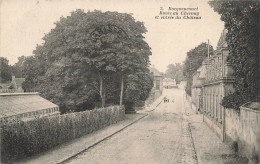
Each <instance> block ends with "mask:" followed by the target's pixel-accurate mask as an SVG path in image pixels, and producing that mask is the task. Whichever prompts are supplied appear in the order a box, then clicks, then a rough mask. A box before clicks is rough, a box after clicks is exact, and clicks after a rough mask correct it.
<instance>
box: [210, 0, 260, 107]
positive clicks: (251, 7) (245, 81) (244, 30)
mask: <svg viewBox="0 0 260 164" xmlns="http://www.w3.org/2000/svg"><path fill="white" fill-rule="evenodd" d="M259 3H260V2H259V1H231V0H228V1H223V0H214V1H211V2H210V3H209V4H210V5H211V7H212V8H213V9H214V10H215V11H216V12H218V13H219V14H220V15H221V20H222V21H224V22H225V28H226V29H227V30H228V32H227V36H226V41H227V44H228V49H229V56H228V58H227V60H228V62H230V63H231V64H232V67H233V68H234V73H235V77H236V79H235V83H234V87H235V92H234V93H233V94H231V95H228V96H226V97H224V99H223V102H222V104H223V106H224V107H227V108H234V109H239V106H240V105H242V104H244V103H246V102H248V101H257V100H258V101H259V94H260V93H259V89H260V88H259V85H260V83H259V81H260V78H259V77H260V76H259V52H260V49H259V37H260V36H259V33H260V31H259V30H260V27H259V17H260V15H259V13H260V11H259Z"/></svg>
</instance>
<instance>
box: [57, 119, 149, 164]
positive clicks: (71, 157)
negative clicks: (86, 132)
mask: <svg viewBox="0 0 260 164" xmlns="http://www.w3.org/2000/svg"><path fill="white" fill-rule="evenodd" d="M146 116H148V114H144V116H142V117H140V118H138V119H137V120H135V121H134V122H131V123H130V124H128V125H126V126H124V127H123V128H121V129H119V130H118V131H116V132H114V133H112V134H110V135H108V136H106V137H105V138H103V139H101V140H99V141H97V142H95V143H94V144H92V145H90V146H88V147H87V148H85V149H83V150H81V151H79V152H78V153H76V154H74V155H72V156H70V157H67V158H66V159H62V160H60V161H58V162H57V163H58V164H62V163H65V162H67V161H69V160H71V159H73V158H74V157H76V156H78V155H79V154H81V153H83V152H84V151H87V150H88V149H90V148H92V147H94V146H96V145H98V144H99V143H101V142H103V141H105V140H107V139H108V138H110V137H112V136H113V135H115V134H117V133H119V132H121V131H123V130H124V129H126V128H127V127H129V126H131V125H133V124H134V123H136V122H138V121H139V120H141V119H143V118H144V117H146Z"/></svg>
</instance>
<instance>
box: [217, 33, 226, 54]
mask: <svg viewBox="0 0 260 164" xmlns="http://www.w3.org/2000/svg"><path fill="white" fill-rule="evenodd" d="M227 32H228V31H227V30H226V29H224V30H223V31H222V33H221V35H220V38H219V40H218V45H217V49H220V48H223V47H227V41H226V35H227Z"/></svg>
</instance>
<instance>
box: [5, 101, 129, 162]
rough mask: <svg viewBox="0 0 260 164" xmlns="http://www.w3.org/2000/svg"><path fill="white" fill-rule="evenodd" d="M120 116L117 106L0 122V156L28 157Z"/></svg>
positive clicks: (6, 158)
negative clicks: (0, 138)
mask: <svg viewBox="0 0 260 164" xmlns="http://www.w3.org/2000/svg"><path fill="white" fill-rule="evenodd" d="M123 118H124V109H123V108H121V107H119V106H114V107H107V108H101V109H94V110H92V111H84V112H76V113H69V114H66V115H57V116H52V117H43V118H39V119H33V120H30V121H27V122H21V123H15V124H8V125H6V126H3V127H2V129H3V132H2V133H3V134H2V141H3V142H2V144H3V146H2V148H3V150H2V158H3V159H4V161H8V163H10V162H11V161H12V160H15V159H19V158H24V157H29V156H32V155H35V154H38V153H41V152H44V151H46V150H49V149H51V148H53V147H55V146H57V145H60V144H62V143H65V142H68V141H71V140H73V139H75V138H78V137H81V136H83V135H85V134H88V133H91V132H93V131H96V130H98V129H101V128H103V127H105V126H108V125H111V124H113V123H116V122H118V121H121V120H122V119H123Z"/></svg>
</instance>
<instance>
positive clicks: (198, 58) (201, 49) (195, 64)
mask: <svg viewBox="0 0 260 164" xmlns="http://www.w3.org/2000/svg"><path fill="white" fill-rule="evenodd" d="M209 52H210V55H212V54H213V47H212V46H211V45H209ZM207 56H208V44H206V43H201V44H200V45H198V46H197V47H195V48H194V49H192V50H190V51H189V52H187V58H186V59H185V62H184V68H183V75H184V77H185V78H186V79H187V86H186V93H187V94H188V95H191V86H192V74H193V73H194V72H196V71H197V69H198V68H199V67H200V66H201V64H202V61H203V60H204V59H205V58H206V57H207Z"/></svg>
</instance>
